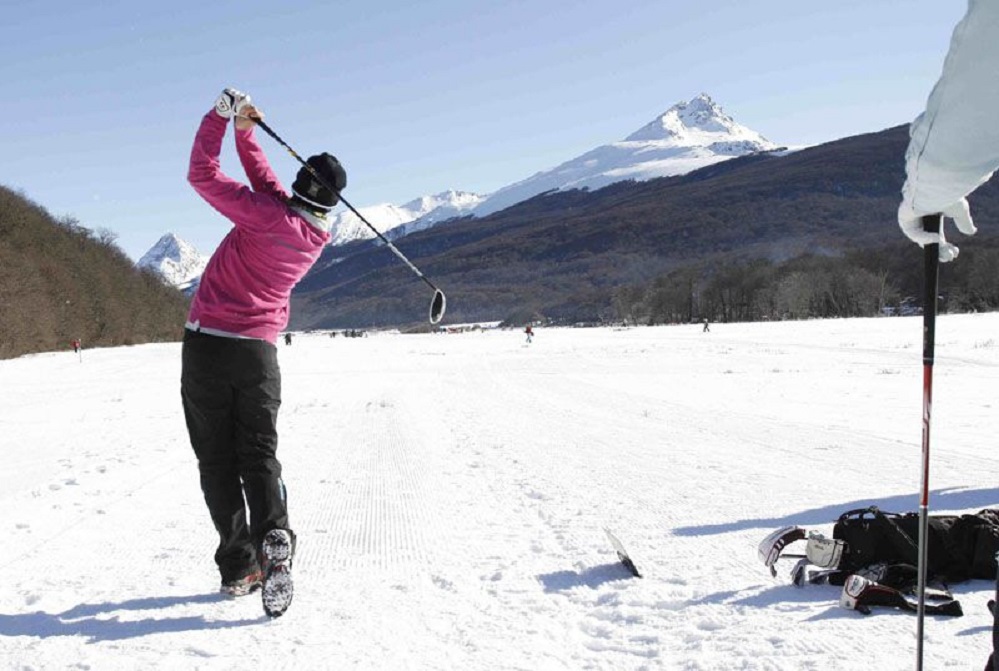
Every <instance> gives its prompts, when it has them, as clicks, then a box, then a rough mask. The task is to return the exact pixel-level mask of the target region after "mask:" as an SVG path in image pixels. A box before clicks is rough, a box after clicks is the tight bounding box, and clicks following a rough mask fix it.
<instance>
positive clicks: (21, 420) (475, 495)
mask: <svg viewBox="0 0 999 671" xmlns="http://www.w3.org/2000/svg"><path fill="white" fill-rule="evenodd" d="M997 339H999V314H988V315H969V316H943V317H941V318H940V319H939V321H938V332H937V340H938V342H937V360H936V367H935V386H934V401H935V404H934V407H933V423H932V429H933V444H932V469H931V475H930V477H931V488H932V495H931V499H930V508H931V512H934V513H942V512H953V511H975V510H978V509H980V508H983V507H990V506H995V505H997V504H999V456H997V452H996V446H995V435H996V429H997V419H999V417H997V413H996V407H995V406H996V402H997V401H996V399H997V396H999V345H997ZM920 354H921V320H920V318H918V317H915V318H885V319H871V320H837V321H814V322H796V323H773V324H715V325H712V330H711V332H710V333H702V332H701V327H700V326H697V325H690V326H672V327H660V328H635V329H627V330H619V329H610V328H608V329H589V330H582V329H579V330H572V329H537V330H536V335H535V338H534V342H533V343H532V344H530V345H527V344H526V343H525V342H524V335H523V333H520V332H517V331H488V332H473V333H464V334H455V335H382V336H377V335H376V336H371V337H367V338H356V339H344V338H340V337H338V338H329V337H326V336H320V335H299V336H298V337H296V338H295V340H294V343H293V344H292V345H291V346H284V345H283V344H282V345H281V346H280V360H281V365H282V368H283V374H284V395H285V398H284V405H283V407H282V411H281V412H282V414H281V419H280V424H279V428H280V432H281V444H280V448H279V456H280V457H281V458H282V461H283V463H284V467H285V477H286V480H287V483H288V487H289V502H290V506H291V513H292V522H293V524H294V526H295V528H296V530H297V532H298V534H299V540H300V544H299V554H298V556H297V560H296V565H295V577H296V581H297V592H296V596H295V602H294V603H293V604H292V607H291V609H290V610H289V612H288V613H287V614H286V615H285V616H284V617H283V618H280V619H277V620H274V621H268V620H267V619H266V618H265V617H264V616H263V613H262V610H261V606H260V602H259V598H258V597H257V596H251V597H246V598H243V599H239V600H227V599H225V598H222V597H220V596H219V595H218V594H217V593H216V590H217V575H216V572H215V567H214V564H213V562H212V559H211V557H212V553H213V551H214V546H215V542H216V539H215V536H214V531H213V529H212V528H211V524H210V521H209V519H208V515H207V512H206V511H205V509H204V504H203V502H202V499H201V493H200V490H199V488H198V476H197V470H196V464H195V460H194V456H193V454H192V452H191V449H190V447H189V444H188V442H187V436H186V432H185V428H184V422H183V417H182V413H181V408H180V394H179V376H180V346H179V344H165V345H148V346H142V347H131V348H120V349H107V350H93V351H85V352H84V353H83V357H82V361H80V360H78V358H77V356H76V355H75V354H73V353H72V352H62V353H54V354H46V355H38V356H31V357H24V358H21V359H17V360H12V361H3V362H0V380H2V384H0V408H2V415H0V454H2V459H3V467H2V469H0V503H2V506H3V511H4V516H3V518H4V519H3V521H2V522H0V531H2V534H3V538H4V541H5V542H4V544H3V553H2V559H0V574H2V579H0V604H2V605H0V666H2V668H4V669H19V670H21V669H64V668H66V669H68V668H73V669H102V670H103V669H112V670H119V669H121V670H124V669H139V668H141V669H152V668H157V669H247V668H261V669H268V670H276V669H296V670H303V669H393V670H399V669H414V670H423V669H441V670H451V669H461V670H462V671H479V670H481V671H487V670H488V671H495V670H497V669H523V670H525V671H527V670H530V671H536V670H539V669H571V670H577V669H601V670H608V671H609V670H614V671H618V670H622V669H687V670H707V669H719V670H722V669H724V670H728V669H767V670H775V669H816V670H819V669H821V670H823V671H824V670H826V669H838V670H843V669H851V670H852V669H856V670H860V669H872V668H877V669H911V668H913V667H914V664H915V655H916V653H915V649H916V639H915V632H916V618H915V616H914V615H913V614H911V613H907V612H901V611H895V610H887V609H875V611H874V614H872V615H870V616H864V615H861V614H859V613H857V612H854V611H848V610H845V609H843V608H840V607H839V606H838V597H839V589H838V588H835V587H830V586H809V587H806V588H804V589H797V588H795V587H793V586H791V585H790V584H789V580H788V577H787V574H786V570H785V569H789V568H790V563H791V562H790V561H782V562H781V564H780V566H781V572H780V573H779V574H778V577H777V579H772V578H771V577H770V575H769V573H768V572H767V571H766V570H765V568H764V567H763V565H762V564H761V563H760V562H759V560H758V559H757V556H756V546H757V543H758V542H759V541H760V539H762V538H763V537H764V536H765V535H766V534H767V533H769V532H770V531H771V530H773V529H775V528H778V527H781V526H784V525H788V524H798V525H802V526H805V527H807V528H810V529H817V530H820V531H825V532H827V533H828V532H831V528H832V522H833V520H834V519H835V518H836V517H837V516H838V515H839V514H840V513H841V512H844V511H846V510H848V509H851V508H855V507H859V506H865V505H868V504H878V505H880V506H881V507H882V508H884V509H888V510H895V511H911V510H916V509H917V506H918V490H919V482H920V469H919V463H920V451H921V450H920V428H921V423H920V412H921V406H922V364H921V357H920ZM605 527H607V528H610V529H612V530H613V531H614V532H615V533H616V534H617V536H618V537H620V539H621V540H622V541H623V542H624V544H625V545H626V546H627V548H628V549H629V551H630V552H631V554H632V556H633V557H634V559H635V562H636V563H637V565H638V568H639V570H640V571H642V573H643V574H644V577H643V578H641V579H639V578H633V577H631V576H630V574H629V573H628V572H627V571H626V570H625V569H624V568H623V567H622V566H621V564H620V563H618V562H617V558H616V556H615V554H614V551H613V549H612V547H611V545H610V544H609V543H608V541H607V538H606V536H605V533H604V528H605ZM993 588H994V585H993V584H992V583H991V582H989V581H972V582H968V583H963V584H959V585H956V586H955V592H956V594H957V596H958V598H959V599H960V600H961V602H962V604H963V606H964V610H965V615H964V617H959V618H946V617H928V618H927V622H926V649H925V659H926V668H929V669H945V668H953V669H980V668H982V666H984V662H985V659H986V657H987V655H988V650H989V648H990V619H989V616H988V612H987V610H986V601H987V600H988V598H989V597H990V595H991V594H992V591H993Z"/></svg>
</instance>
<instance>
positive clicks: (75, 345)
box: [70, 338, 83, 354]
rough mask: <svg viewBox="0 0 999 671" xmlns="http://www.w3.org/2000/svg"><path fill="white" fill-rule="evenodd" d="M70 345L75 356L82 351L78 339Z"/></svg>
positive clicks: (81, 345)
mask: <svg viewBox="0 0 999 671" xmlns="http://www.w3.org/2000/svg"><path fill="white" fill-rule="evenodd" d="M70 345H71V346H72V347H73V352H74V353H75V354H79V353H80V350H81V349H83V343H81V342H80V339H79V338H76V339H74V340H73V342H71V343H70Z"/></svg>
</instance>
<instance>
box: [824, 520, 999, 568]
mask: <svg viewBox="0 0 999 671" xmlns="http://www.w3.org/2000/svg"><path fill="white" fill-rule="evenodd" d="M927 522H928V525H927V526H928V534H927V564H926V577H927V580H939V581H942V582H960V581H963V580H969V579H973V578H979V579H984V580H994V579H995V576H996V552H997V551H999V510H993V509H985V510H981V511H979V512H977V513H975V514H967V515H931V516H929V518H928V520H927ZM833 538H835V539H839V540H842V541H844V542H845V543H846V548H845V549H844V551H843V555H842V558H841V559H840V562H839V566H837V569H838V570H839V571H840V572H843V573H844V574H850V573H854V572H856V571H860V570H862V569H864V568H865V567H868V566H871V565H873V564H888V565H895V564H903V565H909V566H916V565H917V564H918V561H919V549H918V545H917V540H918V538H919V514H918V513H888V512H882V511H881V510H880V509H878V508H877V507H876V506H871V507H869V508H858V509H855V510H850V511H847V512H845V513H843V514H842V515H840V517H839V520H838V521H837V522H836V524H835V525H834V526H833Z"/></svg>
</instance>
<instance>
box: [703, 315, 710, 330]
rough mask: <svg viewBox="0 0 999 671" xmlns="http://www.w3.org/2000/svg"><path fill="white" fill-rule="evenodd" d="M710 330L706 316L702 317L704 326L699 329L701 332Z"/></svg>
mask: <svg viewBox="0 0 999 671" xmlns="http://www.w3.org/2000/svg"><path fill="white" fill-rule="evenodd" d="M709 331H711V325H710V324H709V323H708V318H707V317H705V318H704V328H703V329H701V333H708V332H709Z"/></svg>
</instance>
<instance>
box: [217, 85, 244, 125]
mask: <svg viewBox="0 0 999 671" xmlns="http://www.w3.org/2000/svg"><path fill="white" fill-rule="evenodd" d="M249 104H251V102H250V96H249V95H247V94H246V93H243V92H242V91H237V90H236V89H230V88H227V89H225V90H223V91H222V93H220V94H219V97H218V99H217V100H216V101H215V113H216V114H218V115H219V116H220V117H222V118H223V119H231V118H232V116H233V115H234V114H235V115H236V116H239V115H240V112H241V111H242V110H243V108H244V107H246V106H247V105H249Z"/></svg>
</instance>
